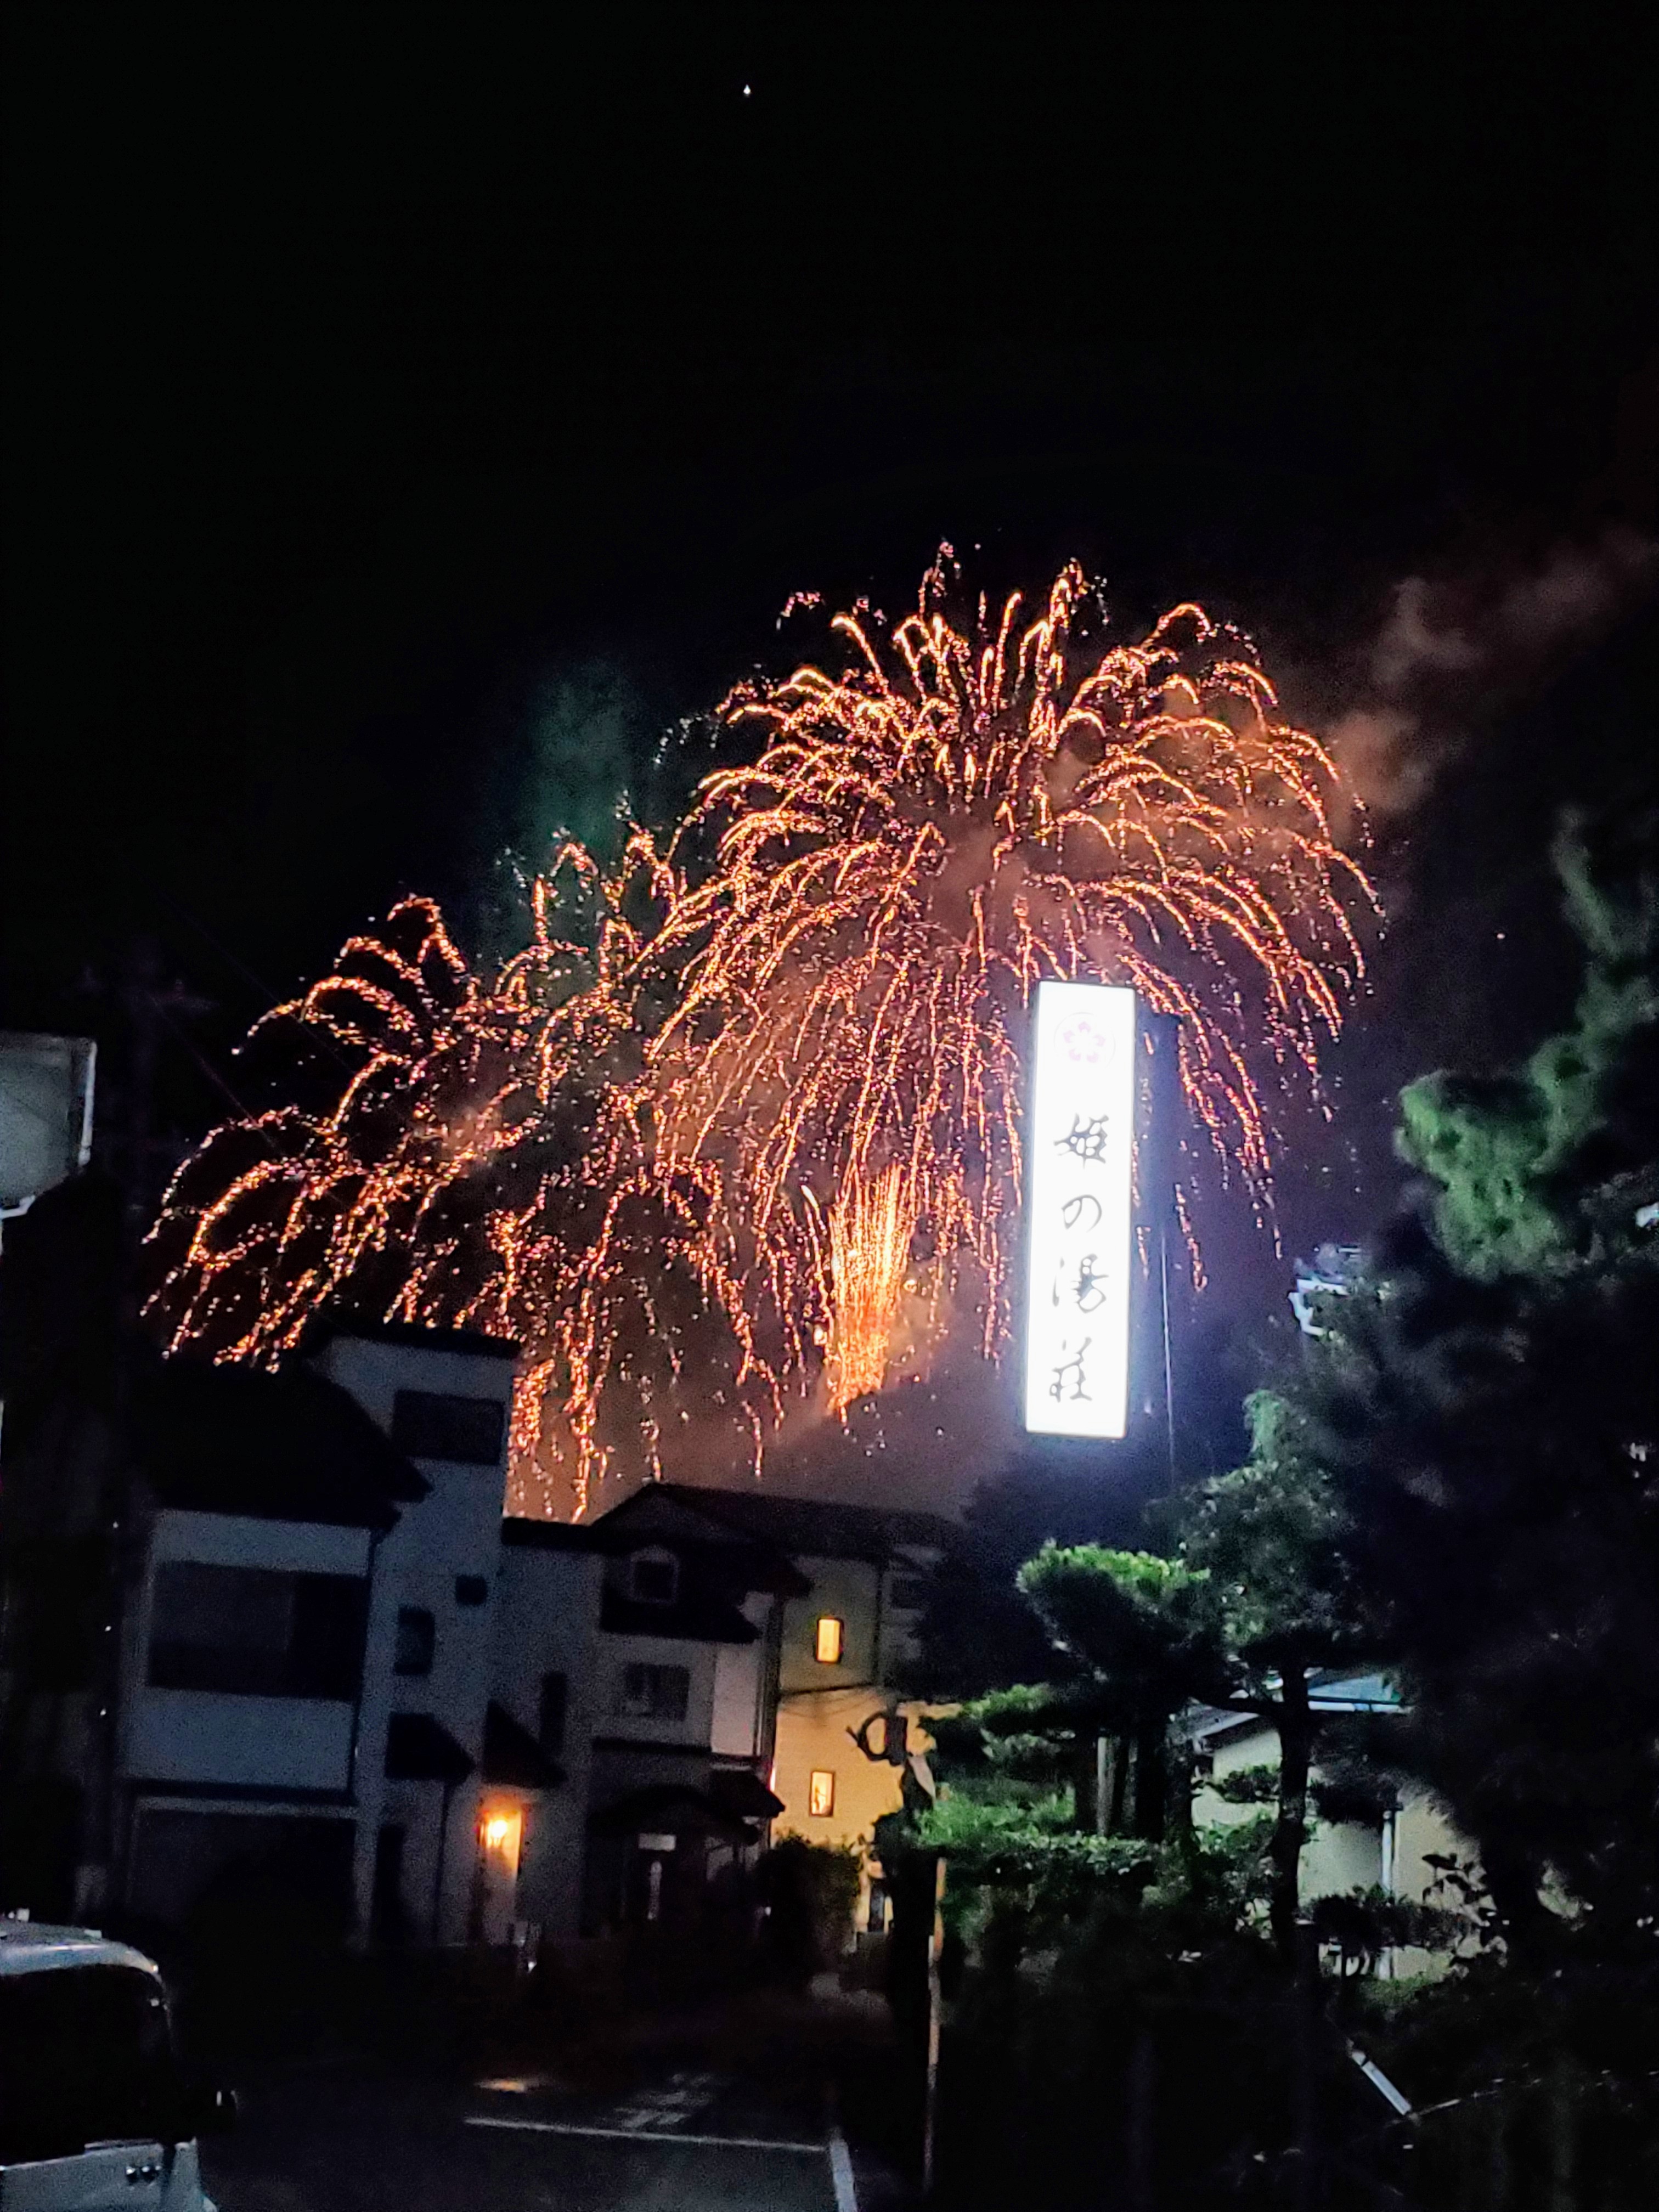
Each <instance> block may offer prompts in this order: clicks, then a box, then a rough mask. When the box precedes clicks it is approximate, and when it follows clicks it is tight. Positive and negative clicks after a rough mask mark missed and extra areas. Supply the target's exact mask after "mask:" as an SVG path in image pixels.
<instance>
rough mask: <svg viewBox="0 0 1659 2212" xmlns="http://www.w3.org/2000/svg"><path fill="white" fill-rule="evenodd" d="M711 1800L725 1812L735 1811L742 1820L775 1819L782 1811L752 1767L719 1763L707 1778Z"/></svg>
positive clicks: (780, 1802)
mask: <svg viewBox="0 0 1659 2212" xmlns="http://www.w3.org/2000/svg"><path fill="white" fill-rule="evenodd" d="M708 1796H709V1798H710V1801H711V1802H713V1803H714V1804H716V1805H718V1806H719V1807H720V1810H721V1812H722V1813H735V1814H737V1816H738V1819H739V1820H776V1819H777V1817H778V1814H780V1813H781V1812H782V1810H783V1800H782V1798H781V1797H775V1796H773V1794H772V1792H771V1791H770V1790H769V1789H768V1788H767V1786H766V1784H764V1783H763V1781H762V1780H761V1778H760V1777H759V1775H758V1774H757V1773H756V1772H755V1771H754V1769H753V1767H750V1766H717V1767H715V1769H714V1771H713V1773H711V1774H710V1776H709V1778H708Z"/></svg>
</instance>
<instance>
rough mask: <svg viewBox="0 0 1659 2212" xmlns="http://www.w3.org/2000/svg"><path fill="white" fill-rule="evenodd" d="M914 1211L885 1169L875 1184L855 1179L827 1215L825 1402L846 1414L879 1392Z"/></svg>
mask: <svg viewBox="0 0 1659 2212" xmlns="http://www.w3.org/2000/svg"><path fill="white" fill-rule="evenodd" d="M915 1225H916V1219H915V1207H914V1206H913V1205H912V1203H911V1201H910V1195H909V1192H908V1189H907V1188H906V1185H905V1180H904V1177H903V1176H902V1173H901V1172H900V1170H898V1169H897V1168H889V1169H888V1170H886V1172H885V1173H884V1174H883V1175H880V1176H878V1177H877V1178H876V1180H875V1182H873V1183H866V1182H862V1181H860V1180H858V1179H857V1178H854V1180H853V1181H852V1182H850V1183H849V1184H848V1186H847V1187H846V1188H843V1189H842V1191H841V1192H840V1193H839V1194H837V1196H836V1203H835V1205H834V1206H833V1207H832V1209H831V1211H830V1214H829V1283H828V1285H827V1286H826V1288H827V1302H828V1304H829V1340H828V1342H827V1344H826V1346H825V1348H824V1359H823V1382H824V1396H825V1401H826V1402H827V1404H828V1406H829V1410H830V1412H831V1413H845V1412H846V1410H847V1408H848V1406H850V1405H851V1404H852V1402H853V1401H854V1399H855V1398H863V1397H866V1396H868V1395H871V1394H872V1393H873V1392H875V1391H877V1390H879V1389H880V1388H881V1386H882V1383H884V1380H885V1379H886V1375H887V1355H888V1347H889V1346H890V1343H891V1341H892V1335H893V1326H894V1323H895V1322H896V1320H897V1319H898V1313H899V1305H900V1302H901V1300H902V1297H903V1296H904V1286H905V1279H906V1276H907V1275H908V1271H909V1266H910V1242H911V1238H912V1237H913V1236H914V1235H915Z"/></svg>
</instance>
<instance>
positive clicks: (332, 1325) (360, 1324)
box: [305, 1314, 519, 1359]
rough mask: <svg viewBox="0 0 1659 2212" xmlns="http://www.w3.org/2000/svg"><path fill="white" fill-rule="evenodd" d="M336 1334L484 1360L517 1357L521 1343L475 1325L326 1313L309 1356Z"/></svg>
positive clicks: (309, 1337)
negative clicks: (466, 1354) (440, 1324)
mask: <svg viewBox="0 0 1659 2212" xmlns="http://www.w3.org/2000/svg"><path fill="white" fill-rule="evenodd" d="M336 1337H346V1338H350V1339H355V1340H356V1341H357V1342H358V1343H360V1344H404V1345H408V1346H410V1348H411V1349H412V1350H414V1351H416V1352H474V1353H476V1354H477V1355H478V1356H479V1357H481V1358H485V1359H516V1358H518V1356H519V1346H518V1345H517V1344H516V1343H515V1342H513V1340H512V1339H511V1338H510V1337H505V1336H486V1335H484V1334H483V1332H482V1331H481V1330H478V1329H474V1328H428V1326H427V1325H426V1323H425V1322H418V1321H353V1320H349V1319H347V1318H345V1317H344V1316H341V1315H334V1316H329V1315H326V1314H325V1315H324V1316H322V1317H321V1318H320V1319H319V1321H318V1322H317V1323H316V1324H315V1326H314V1328H312V1329H309V1330H307V1333H306V1340H305V1352H306V1356H307V1358H311V1357H313V1355H314V1354H316V1353H317V1352H320V1351H321V1350H322V1348H323V1346H325V1344H331V1343H332V1342H333V1341H334V1340H335V1338H336Z"/></svg>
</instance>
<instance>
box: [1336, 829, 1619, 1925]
mask: <svg viewBox="0 0 1659 2212" xmlns="http://www.w3.org/2000/svg"><path fill="white" fill-rule="evenodd" d="M1557 862H1558V866H1559V870H1560V872H1561V875H1562V879H1563V883H1564V885H1565V892H1566V902H1567V909H1568V913H1569V915H1570V918H1571V920H1572V921H1573V923H1574V926H1575V927H1576V928H1577V931H1578V933H1579V935H1580V937H1581V939H1583V944H1584V946H1585V950H1586V954H1587V974H1586V980H1585V984H1584V987H1583V994H1582V996H1581V999H1580V1001H1579V1005H1578V1008H1577V1018H1576V1020H1575V1023H1574V1025H1573V1027H1572V1028H1571V1030H1569V1031H1568V1032H1566V1033H1565V1034H1564V1035H1563V1036H1558V1037H1553V1038H1552V1039H1550V1040H1549V1041H1548V1042H1547V1043H1546V1044H1545V1045H1543V1046H1542V1047H1541V1048H1540V1049H1539V1050H1538V1051H1537V1052H1536V1053H1534V1055H1533V1056H1532V1058H1531V1059H1530V1060H1528V1062H1527V1064H1526V1066H1524V1067H1523V1068H1522V1069H1521V1070H1520V1071H1518V1072H1517V1073H1514V1074H1512V1075H1509V1076H1504V1077H1500V1078H1498V1079H1482V1080H1480V1081H1473V1080H1470V1079H1466V1078H1453V1077H1448V1076H1439V1077H1436V1078H1433V1079H1429V1080H1428V1081H1426V1082H1424V1083H1421V1084H1418V1085H1413V1088H1412V1089H1411V1090H1410V1091H1408V1092H1407V1094H1406V1097H1405V1127H1404V1130H1403V1133H1402V1139H1401V1142H1402V1150H1403V1151H1404V1152H1405V1154H1406V1156H1407V1158H1409V1159H1410V1160H1412V1161H1413V1163H1414V1164H1417V1165H1418V1166H1419V1167H1421V1168H1423V1169H1424V1170H1425V1171H1426V1173H1427V1174H1428V1176H1430V1177H1431V1185H1430V1188H1429V1190H1428V1191H1427V1193H1426V1194H1425V1205H1424V1206H1423V1207H1422V1209H1421V1212H1420V1214H1419V1218H1416V1219H1414V1220H1409V1221H1407V1222H1406V1223H1404V1224H1402V1225H1401V1226H1400V1227H1399V1228H1398V1229H1397V1230H1396V1231H1395V1233H1394V1235H1393V1237H1391V1239H1390V1240H1389V1243H1387V1244H1386V1246H1385V1248H1384V1249H1383V1251H1382V1253H1381V1254H1380V1255H1379V1256H1378V1261H1377V1280H1376V1285H1375V1287H1374V1289H1373V1291H1371V1292H1370V1294H1366V1295H1359V1296H1356V1297H1352V1298H1350V1299H1348V1300H1346V1301H1344V1302H1342V1304H1343V1310H1342V1311H1341V1312H1340V1315H1336V1316H1333V1321H1334V1326H1333V1328H1332V1329H1331V1332H1330V1334H1328V1336H1327V1337H1326V1338H1325V1339H1324V1340H1323V1341H1322V1344H1320V1345H1319V1346H1317V1347H1316V1349H1315V1350H1314V1352H1313V1354H1312V1356H1311V1358H1310V1373H1309V1376H1308V1378H1307V1381H1306V1383H1305V1386H1304V1389H1303V1391H1302V1393H1301V1403H1302V1405H1303V1407H1304V1412H1305V1413H1306V1416H1307V1419H1308V1423H1309V1434H1310V1437H1311V1438H1312V1439H1313V1440H1314V1442H1315V1445H1316V1449H1317V1451H1318V1452H1319V1454H1320V1455H1321V1456H1322V1458H1323V1459H1324V1460H1325V1462H1326V1463H1327V1464H1328V1466H1329V1467H1330V1468H1331V1469H1332V1471H1333V1474H1334V1479H1335V1481H1336V1484H1337V1487H1338V1491H1339V1493H1340V1498H1341V1502H1342V1505H1343V1509H1344V1510H1345V1511H1346V1515H1347V1516H1348V1519H1349V1522H1350V1524H1351V1528H1352V1562H1353V1570H1354V1573H1355V1576H1356V1577H1357V1583H1358V1589H1359V1590H1360V1591H1361V1592H1362V1593H1363V1597H1364V1615H1365V1621H1366V1626H1367V1627H1368V1630H1369V1632H1370V1635H1371V1637H1372V1638H1373V1639H1374V1641H1375V1643H1376V1647H1377V1648H1378V1649H1379V1650H1382V1651H1384V1652H1386V1653H1387V1654H1388V1655H1389V1656H1390V1658H1391V1659H1392V1660H1393V1662H1395V1665H1396V1667H1397V1670H1398V1673H1399V1676H1400V1680H1401V1687H1402V1690H1403V1692H1404V1694H1405V1699H1406V1702H1407V1708H1408V1711H1407V1717H1406V1725H1405V1736H1406V1743H1405V1747H1404V1748H1405V1749H1406V1750H1407V1753H1408V1755H1409V1757H1410V1758H1411V1759H1412V1760H1413V1763H1414V1765H1415V1766H1416V1767H1417V1769H1418V1771H1419V1772H1420V1773H1421V1774H1422V1775H1423V1776H1424V1777H1425V1779H1426V1780H1427V1781H1428V1782H1429V1783H1430V1784H1431V1785H1432V1786H1433V1788H1434V1789H1435V1790H1436V1791H1437V1793H1438V1795H1439V1796H1441V1798H1442V1799H1443V1802H1445V1803H1446V1805H1447V1806H1448V1808H1449V1810H1450V1811H1451V1813H1452V1814H1453V1816H1454V1818H1455V1820H1456V1821H1457V1823H1458V1825H1459V1826H1461V1827H1462V1829H1463V1830H1464V1832H1466V1833H1467V1834H1468V1835H1469V1836H1470V1838H1472V1840H1474V1842H1475V1844H1477V1845H1478V1847H1479V1849H1480V1853H1481V1856H1482V1860H1483V1863H1484V1867H1485V1869H1486V1877H1487V1880H1488V1882H1489V1884H1490V1887H1491V1889H1492V1895H1493V1898H1494V1900H1495V1902H1496V1904H1497V1905H1498V1909H1499V1911H1500V1913H1501V1914H1502V1917H1503V1919H1504V1924H1505V1927H1506V1929H1507V1932H1508V1934H1509V1936H1510V1940H1511V1942H1512V1943H1514V1944H1516V1945H1518V1946H1521V1947H1522V1948H1525V1947H1527V1946H1528V1945H1531V1946H1533V1947H1534V1948H1537V1947H1540V1946H1548V1945H1549V1944H1550V1943H1552V1942H1554V1941H1556V1940H1557V1939H1558V1938H1559V1933H1560V1929H1561V1920H1560V1917H1559V1913H1557V1912H1555V1911H1552V1910H1551V1909H1550V1908H1549V1906H1548V1905H1547V1903H1546V1898H1547V1895H1548V1894H1550V1893H1552V1892H1553V1893H1555V1895H1556V1898H1557V1901H1558V1903H1559V1902H1560V1901H1562V1900H1563V1899H1565V1902H1566V1903H1567V1904H1568V1905H1570V1906H1571V1908H1574V1909H1576V1910H1577V1912H1578V1913H1579V1914H1580V1915H1581V1916H1583V1915H1586V1914H1587V1915H1588V1916H1589V1921H1590V1923H1591V1924H1592V1925H1593V1926H1595V1927H1597V1928H1600V1929H1602V1930H1604V1931H1607V1934H1608V1936H1609V1937H1616V1939H1617V1940H1618V1941H1620V1942H1628V1941H1629V1940H1631V1939H1632V1938H1636V1937H1638V1936H1639V1937H1640V1938H1641V1940H1642V1941H1644V1942H1646V1941H1649V1940H1650V1936H1649V1934H1648V1933H1647V1931H1649V1930H1650V1928H1651V1925H1652V1919H1653V1916H1654V1914H1655V1913H1656V1911H1659V1818H1656V1808H1659V1361H1656V1358H1655V1346H1656V1345H1659V1246H1656V1244H1655V1243H1654V1242H1653V1240H1652V1238H1651V1237H1650V1232H1649V1231H1648V1230H1647V1229H1645V1228H1644V1226H1643V1223H1644V1221H1645V1219H1646V1218H1647V1217H1646V1214H1645V1212H1644V1206H1646V1205H1647V1204H1648V1203H1649V1202H1650V1200H1651V1199H1652V1198H1653V1197H1655V1196H1659V1188H1655V1184H1656V1164H1659V988H1656V979H1659V860H1656V848H1655V841H1654V836H1653V825H1652V824H1651V823H1639V824H1635V825H1630V826H1626V827H1625V828H1622V829H1620V831H1619V832H1618V833H1617V834H1616V835H1612V834H1608V833H1605V832H1604V833H1601V835H1600V836H1598V837H1597V838H1596V839H1595V840H1594V841H1591V840H1590V839H1589V837H1588V836H1586V834H1585V833H1584V831H1583V828H1582V825H1575V826H1572V827H1571V828H1570V829H1569V830H1568V831H1567V832H1566V833H1564V836H1563V838H1562V839H1561V841H1560V842H1559V845H1558V849H1557Z"/></svg>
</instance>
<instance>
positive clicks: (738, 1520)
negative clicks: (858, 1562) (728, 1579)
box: [597, 1482, 951, 1565]
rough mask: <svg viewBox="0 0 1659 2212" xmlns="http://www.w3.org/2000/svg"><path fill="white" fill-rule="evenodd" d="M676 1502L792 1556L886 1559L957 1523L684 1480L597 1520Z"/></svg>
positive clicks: (927, 1546)
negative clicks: (698, 1483)
mask: <svg viewBox="0 0 1659 2212" xmlns="http://www.w3.org/2000/svg"><path fill="white" fill-rule="evenodd" d="M653 1499H655V1500H657V1501H659V1504H660V1503H663V1502H669V1501H671V1502H672V1503H673V1504H676V1505H678V1506H680V1507H681V1508H683V1509H684V1510H686V1511H688V1512H690V1513H692V1514H695V1515H696V1516H698V1517H699V1518H700V1519H702V1520H703V1521H705V1522H714V1523H716V1524H717V1525H718V1526H719V1527H720V1528H723V1529H726V1530H729V1531H730V1532H731V1533H732V1534H733V1535H739V1536H747V1537H748V1538H749V1539H750V1541H751V1542H756V1543H761V1544H766V1545H769V1546H770V1547H772V1548H773V1549H774V1550H775V1551H778V1552H781V1553H784V1554H785V1555H786V1556H787V1557H790V1558H797V1559H799V1558H807V1559H867V1560H870V1561H872V1562H873V1563H875V1564H876V1565H885V1564H886V1562H887V1561H888V1560H890V1559H892V1558H893V1557H894V1556H895V1555H896V1553H902V1552H903V1551H906V1550H908V1549H911V1548H918V1549H921V1550H924V1551H939V1550H940V1549H942V1548H943V1547H944V1545H945V1541H947V1539H948V1537H949V1535H950V1533H951V1523H950V1522H948V1521H947V1520H945V1517H944V1516H943V1515H942V1514H939V1513H915V1512H908V1511H902V1510H900V1509H898V1508H897V1507H891V1506H884V1505H843V1504H839V1503H836V1502H834V1501H831V1500H829V1499H827V1498H788V1497H785V1496H783V1495H781V1493H779V1492H775V1491H767V1490H760V1489H754V1490H715V1489H705V1488H702V1487H701V1486H697V1485H696V1484H692V1483H685V1482H653V1483H647V1484H646V1485H645V1486H643V1487H642V1488H641V1489H639V1490H636V1491H635V1492H634V1493H633V1495H632V1496H631V1497H629V1498H624V1499H623V1502H622V1504H620V1505H617V1506H613V1507H612V1509H611V1511H610V1512H609V1513H607V1514H605V1516H602V1519H601V1521H600V1522H599V1523H598V1524H597V1525H598V1526H600V1527H604V1526H605V1525H606V1524H607V1523H611V1522H616V1521H617V1520H618V1519H619V1518H621V1517H622V1516H624V1515H631V1514H635V1513H640V1512H642V1511H644V1510H647V1507H648V1504H649V1502H650V1501H651V1500H653Z"/></svg>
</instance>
